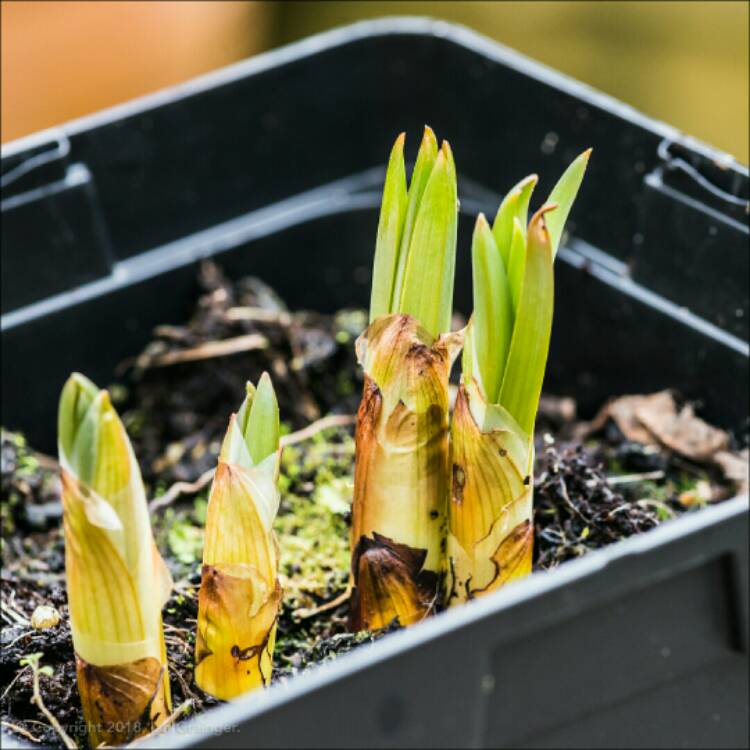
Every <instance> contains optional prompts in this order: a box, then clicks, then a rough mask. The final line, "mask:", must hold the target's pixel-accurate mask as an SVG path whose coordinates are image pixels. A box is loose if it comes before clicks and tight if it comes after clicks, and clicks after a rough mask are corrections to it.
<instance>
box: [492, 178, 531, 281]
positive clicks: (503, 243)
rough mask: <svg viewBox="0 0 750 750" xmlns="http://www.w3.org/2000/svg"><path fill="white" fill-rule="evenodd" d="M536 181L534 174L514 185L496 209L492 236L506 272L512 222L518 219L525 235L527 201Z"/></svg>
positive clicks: (508, 260) (527, 211) (511, 236)
mask: <svg viewBox="0 0 750 750" xmlns="http://www.w3.org/2000/svg"><path fill="white" fill-rule="evenodd" d="M538 179H539V178H538V177H537V176H536V175H535V174H532V175H529V176H528V177H524V178H523V179H522V180H521V181H520V182H518V183H516V184H515V185H514V186H513V187H512V188H511V189H510V190H509V191H508V193H507V195H506V196H505V198H503V200H502V203H500V207H499V208H498V209H497V214H496V215H495V221H494V222H493V223H492V234H493V235H494V236H495V242H496V243H497V246H498V248H499V250H500V255H501V256H502V259H503V263H504V264H505V268H506V271H507V269H508V264H509V262H510V251H511V243H512V240H513V220H514V219H518V220H519V221H520V222H521V226H522V227H524V234H525V227H526V221H527V218H528V214H529V201H530V200H531V193H532V192H533V191H534V187H535V186H536V183H537V181H538Z"/></svg>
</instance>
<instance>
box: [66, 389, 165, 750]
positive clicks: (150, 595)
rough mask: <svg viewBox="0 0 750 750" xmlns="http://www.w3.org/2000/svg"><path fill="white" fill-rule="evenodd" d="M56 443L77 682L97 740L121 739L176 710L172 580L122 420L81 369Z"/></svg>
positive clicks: (68, 394) (113, 741) (68, 392)
mask: <svg viewBox="0 0 750 750" xmlns="http://www.w3.org/2000/svg"><path fill="white" fill-rule="evenodd" d="M58 445H59V453H60V466H61V475H62V500H63V512H64V516H63V518H64V526H65V569H66V577H67V586H68V604H69V608H70V625H71V630H72V633H73V645H74V647H75V652H76V665H77V673H78V690H79V692H80V695H81V704H82V707H83V713H84V718H85V720H86V722H87V725H88V734H89V743H90V744H91V746H92V747H96V746H98V745H99V744H101V743H106V744H107V745H118V744H121V743H123V742H127V741H129V740H130V739H132V738H134V737H137V736H139V735H142V734H145V733H147V732H148V731H150V730H151V729H153V728H155V727H156V726H158V725H159V724H161V723H162V722H163V721H164V720H165V719H166V718H167V717H168V716H169V713H170V710H171V707H170V692H169V678H168V674H167V663H166V652H165V648H164V636H163V631H162V622H161V610H162V607H163V606H164V604H165V603H166V601H167V598H168V597H169V592H170V590H171V587H172V579H171V577H170V575H169V572H168V570H167V568H166V566H165V565H164V562H163V560H162V559H161V557H160V555H159V553H158V551H157V549H156V546H155V544H154V539H153V535H152V533H151V524H150V521H149V516H148V509H147V506H146V496H145V491H144V488H143V482H142V480H141V474H140V470H139V468H138V464H137V462H136V460H135V456H134V454H133V449H132V447H131V445H130V441H129V439H128V436H127V434H126V432H125V428H124V427H123V425H122V422H121V421H120V419H119V417H118V416H117V413H116V412H115V410H114V408H113V407H112V404H111V403H110V400H109V394H108V393H107V391H103V390H99V389H98V388H97V387H96V386H95V385H94V384H93V383H91V381H89V380H88V379H86V378H85V377H83V376H82V375H78V374H74V375H72V376H71V377H70V378H69V380H68V381H67V383H66V384H65V386H64V388H63V391H62V396H61V398H60V411H59V421H58Z"/></svg>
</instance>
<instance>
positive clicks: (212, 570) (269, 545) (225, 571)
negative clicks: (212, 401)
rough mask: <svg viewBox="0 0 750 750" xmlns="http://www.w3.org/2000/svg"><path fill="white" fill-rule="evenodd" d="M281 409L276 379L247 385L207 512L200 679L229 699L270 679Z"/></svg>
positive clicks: (199, 682)
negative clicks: (274, 384) (272, 382)
mask: <svg viewBox="0 0 750 750" xmlns="http://www.w3.org/2000/svg"><path fill="white" fill-rule="evenodd" d="M280 455H281V451H280V449H279V408H278V404H277V401H276V395H275V393H274V390H273V386H272V384H271V379H270V378H269V377H268V375H267V374H264V375H263V376H262V377H261V379H260V381H259V382H258V387H257V389H256V388H255V387H253V385H252V384H251V383H248V384H247V390H246V396H245V400H244V401H243V403H242V405H241V406H240V409H239V411H238V412H237V413H236V414H233V415H232V417H231V418H230V420H229V428H228V429H227V433H226V436H225V438H224V442H223V444H222V447H221V453H220V455H219V465H218V467H217V469H216V474H215V476H214V481H213V485H212V487H211V494H210V497H209V501H208V509H207V513H206V538H205V545H204V549H203V569H202V576H201V588H200V594H199V597H198V634H197V637H196V644H195V681H196V684H197V685H198V686H199V687H200V688H201V689H203V690H205V691H206V692H207V693H209V694H211V695H213V696H215V697H216V698H220V699H222V700H229V699H231V698H236V697H237V696H238V695H241V694H242V693H245V692H247V691H249V690H253V689H255V688H258V687H261V686H264V685H267V684H268V683H269V682H270V679H271V667H272V657H273V648H274V641H275V637H276V619H277V617H278V609H279V602H280V600H281V587H280V585H279V582H278V558H279V555H278V550H277V546H276V538H275V536H274V533H273V530H272V525H273V520H274V518H275V517H276V513H277V511H278V508H279V492H278V488H277V483H278V475H279V461H280Z"/></svg>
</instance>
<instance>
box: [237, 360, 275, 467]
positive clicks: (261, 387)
mask: <svg viewBox="0 0 750 750" xmlns="http://www.w3.org/2000/svg"><path fill="white" fill-rule="evenodd" d="M244 436H245V442H246V444H247V450H248V453H249V454H250V458H251V459H252V461H253V464H255V465H257V464H259V463H260V462H261V461H262V460H263V459H264V458H267V457H268V456H270V455H271V454H272V453H275V452H276V451H277V450H278V449H279V404H278V401H277V400H276V393H275V392H274V389H273V384H272V383H271V378H270V376H269V375H268V373H267V372H264V373H263V375H261V377H260V380H259V381H258V387H257V388H256V390H255V395H254V396H253V400H252V404H251V405H250V414H249V416H248V419H247V425H246V426H245V429H244Z"/></svg>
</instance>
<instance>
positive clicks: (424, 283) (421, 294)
mask: <svg viewBox="0 0 750 750" xmlns="http://www.w3.org/2000/svg"><path fill="white" fill-rule="evenodd" d="M457 231H458V208H457V190H456V177H455V167H453V166H452V155H451V153H450V147H449V146H448V144H447V143H446V142H445V141H444V142H443V146H442V148H441V150H440V153H439V154H438V157H437V159H436V161H435V166H434V167H433V169H432V173H431V174H430V179H429V181H428V183H427V186H426V187H425V190H424V195H423V197H422V200H421V202H420V206H419V212H418V214H417V219H416V222H415V224H414V231H413V233H412V237H411V243H410V245H409V252H408V257H407V263H406V268H405V270H404V275H403V286H402V289H401V296H400V302H399V305H398V308H397V311H398V312H400V313H402V314H405V315H411V316H412V317H414V318H416V319H417V320H418V321H419V322H420V323H421V325H422V326H423V327H424V328H426V329H427V331H428V332H429V333H430V334H432V335H433V336H435V337H437V336H438V335H440V333H444V332H446V331H447V330H449V328H450V319H451V313H452V303H453V269H454V268H455V256H456V240H457V236H456V235H457Z"/></svg>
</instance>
